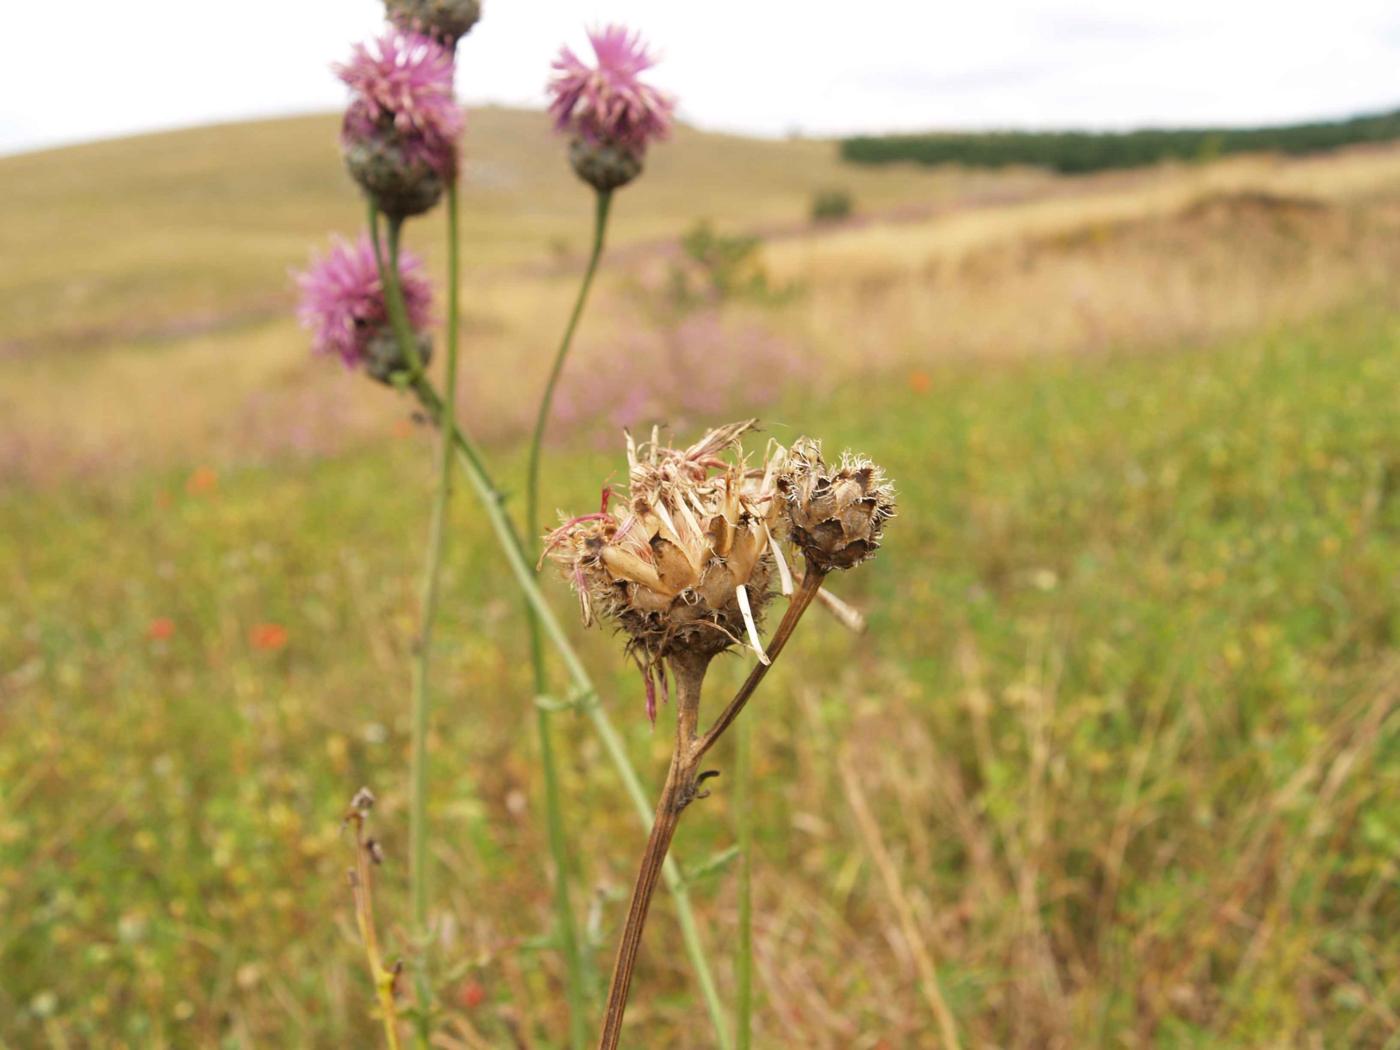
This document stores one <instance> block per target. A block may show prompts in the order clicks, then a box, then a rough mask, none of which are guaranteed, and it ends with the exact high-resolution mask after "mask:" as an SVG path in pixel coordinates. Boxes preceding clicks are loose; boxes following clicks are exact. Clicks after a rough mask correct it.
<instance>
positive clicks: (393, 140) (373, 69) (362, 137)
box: [335, 30, 465, 217]
mask: <svg viewBox="0 0 1400 1050" xmlns="http://www.w3.org/2000/svg"><path fill="white" fill-rule="evenodd" d="M335 72H336V75H337V76H339V77H340V79H341V80H343V81H344V82H345V83H346V84H348V85H349V87H350V89H351V91H352V92H353V97H352V99H351V102H350V108H349V109H348V110H346V113H345V121H344V124H343V125H342V126H341V137H340V138H341V147H342V148H343V149H344V151H345V159H346V163H347V164H348V166H349V168H350V173H351V174H352V175H353V176H354V177H355V180H356V181H357V182H359V183H360V185H361V186H362V187H364V189H365V191H366V192H367V193H369V194H370V196H371V197H372V198H374V199H375V201H376V202H377V203H378V204H379V205H380V207H381V209H382V210H383V211H385V212H386V213H388V214H389V215H391V216H394V215H396V216H400V217H401V216H405V215H416V214H418V213H419V212H423V211H427V210H428V209H429V208H431V207H432V206H433V205H434V204H435V203H437V200H438V198H439V197H440V196H441V195H442V190H443V187H444V185H445V184H446V183H447V182H450V181H451V180H452V179H454V178H456V176H457V149H458V140H459V139H460V138H461V135H462V130H463V127H464V125H465V121H464V119H463V117H462V111H461V109H460V108H459V107H458V105H457V99H456V97H455V96H454V95H453V91H452V78H453V59H452V52H451V51H450V50H449V49H448V48H446V47H444V46H443V45H442V44H440V43H438V42H437V41H436V40H434V39H432V38H431V37H427V36H424V35H422V34H420V33H411V32H403V31H400V30H391V31H390V32H388V33H386V34H384V35H383V36H381V37H380V38H379V39H377V40H373V41H370V42H369V43H368V44H357V45H356V46H355V50H354V51H353V53H352V54H351V58H350V61H349V62H347V63H345V64H344V65H338V66H336V67H335Z"/></svg>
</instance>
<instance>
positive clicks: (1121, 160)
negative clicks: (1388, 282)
mask: <svg viewBox="0 0 1400 1050" xmlns="http://www.w3.org/2000/svg"><path fill="white" fill-rule="evenodd" d="M1395 139H1400V110H1395V111H1393V112H1390V113H1381V114H1375V115H1371V116H1363V117H1353V118H1351V119H1350V120H1336V121H1327V122H1320V123H1316V124H1290V125H1285V126H1282V127H1268V128H1172V129H1161V130H1142V131H1124V132H1104V133H1098V132H1088V131H1047V132H1042V131H992V132H973V133H947V134H943V133H928V134H918V135H860V136H857V137H855V138H849V139H845V140H843V141H842V143H841V156H842V157H843V158H844V159H845V160H849V161H854V162H855V163H857V164H892V163H895V162H898V161H914V162H915V163H918V164H965V165H967V166H969V167H976V168H1000V167H1005V166H1007V165H1009V164H1028V165H1035V166H1037V167H1045V168H1053V169H1055V170H1056V171H1061V172H1066V173H1072V174H1074V173H1082V172H1089V171H1103V170H1106V169H1109V168H1136V167H1139V166H1141V165H1144V164H1155V163H1156V162H1157V161H1161V160H1168V159H1172V160H1209V159H1211V158H1212V157H1219V156H1222V155H1224V154H1226V153H1249V152H1258V151H1269V150H1271V151H1277V152H1280V153H1317V152H1321V151H1323V150H1329V149H1336V148H1337V147H1338V146H1350V145H1353V144H1355V143H1358V142H1389V141H1392V140H1395Z"/></svg>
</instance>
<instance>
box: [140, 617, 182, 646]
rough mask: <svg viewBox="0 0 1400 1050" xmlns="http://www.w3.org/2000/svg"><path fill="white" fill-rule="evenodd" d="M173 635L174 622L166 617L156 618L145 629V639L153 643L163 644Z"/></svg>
mask: <svg viewBox="0 0 1400 1050" xmlns="http://www.w3.org/2000/svg"><path fill="white" fill-rule="evenodd" d="M174 633H175V621H174V620H172V619H171V618H170V617H168V616H157V617H156V618H155V619H154V620H152V621H151V622H150V625H149V626H148V627H147V628H146V637H147V638H149V639H151V641H153V642H163V641H165V640H166V639H167V638H169V637H170V636H171V635H172V634H174Z"/></svg>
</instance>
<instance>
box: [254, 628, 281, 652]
mask: <svg viewBox="0 0 1400 1050" xmlns="http://www.w3.org/2000/svg"><path fill="white" fill-rule="evenodd" d="M248 641H249V642H251V643H252V645H253V648H254V649H262V650H264V651H265V652H276V651H277V650H278V649H281V648H282V647H283V646H285V645H286V644H287V628H285V627H283V626H282V625H281V624H280V623H258V624H254V625H253V629H252V630H251V631H249V632H248Z"/></svg>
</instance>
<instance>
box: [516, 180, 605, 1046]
mask: <svg viewBox="0 0 1400 1050" xmlns="http://www.w3.org/2000/svg"><path fill="white" fill-rule="evenodd" d="M611 201H612V193H611V191H608V192H600V193H599V194H598V203H597V208H596V210H595V213H594V225H593V252H592V254H591V255H590V256H589V259H588V266H587V268H586V269H585V270H584V272H583V283H582V284H581V285H580V286H579V291H578V299H577V300H576V301H575V302H574V309H573V313H572V314H570V315H569V323H568V325H567V326H566V327H565V329H564V338H563V340H562V342H560V344H559V349H558V351H557V352H556V353H555V355H554V362H553V364H552V365H551V366H550V369H549V378H548V380H547V381H546V382H545V387H544V393H543V395H542V396H541V397H540V406H539V411H538V413H537V414H536V416H535V429H534V432H533V433H532V434H531V436H530V455H529V468H528V474H527V476H528V479H529V480H528V482H527V484H526V490H525V492H526V495H525V535H526V536H527V537H533V536H537V535H539V531H540V521H539V496H540V453H541V449H542V447H543V445H544V432H545V428H546V427H547V425H548V422H549V413H550V408H551V407H552V406H553V404H554V389H555V387H556V386H558V384H559V375H560V373H561V372H562V371H563V369H564V360H565V358H567V357H568V354H569V346H570V345H571V344H572V343H573V340H574V332H575V330H577V328H578V322H579V318H580V317H582V316H583V307H584V304H585V303H586V302H587V301H588V290H589V288H591V287H592V285H593V276H594V274H596V273H597V271H598V260H599V258H601V257H602V254H603V235H604V232H605V231H606V229H607V222H608V207H609V205H610V203H611ZM525 619H526V622H527V624H528V625H529V633H530V666H531V668H532V669H533V672H534V680H535V696H536V697H543V696H544V695H545V694H546V693H548V692H549V680H548V673H547V671H546V669H545V659H544V639H543V638H542V637H541V635H540V622H539V619H538V617H536V616H535V611H534V609H533V608H532V607H531V606H530V603H529V602H528V601H527V602H526V603H525ZM535 711H536V714H535V726H536V729H537V730H538V732H539V738H540V764H541V765H542V766H543V768H544V804H545V824H546V826H547V828H548V829H549V852H550V855H551V857H552V859H553V861H554V911H555V923H556V925H557V926H558V928H559V937H560V940H561V941H562V942H563V943H562V947H563V950H564V968H565V979H566V989H567V994H568V998H569V1041H570V1044H571V1045H572V1046H573V1048H574V1050H583V1048H584V1047H585V1046H586V1045H587V1042H588V1028H587V1024H586V1020H585V1018H586V1014H587V1008H588V1001H589V993H590V990H591V988H592V984H593V982H592V976H591V974H590V972H589V971H590V967H589V965H588V960H587V959H586V958H585V957H584V953H583V951H582V948H581V940H580V937H579V934H578V925H577V922H576V920H575V917H574V908H573V902H572V900H571V897H570V894H571V891H570V888H569V881H570V879H569V856H568V842H567V839H566V837H565V835H564V806H563V801H562V799H561V797H560V792H559V768H558V765H557V763H556V761H555V756H554V742H553V739H552V738H551V735H550V733H551V727H550V721H551V719H550V713H549V712H548V711H547V710H545V709H544V708H543V707H542V706H540V705H538V704H537V705H536V707H535Z"/></svg>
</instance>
